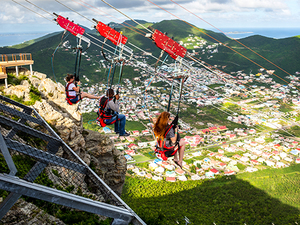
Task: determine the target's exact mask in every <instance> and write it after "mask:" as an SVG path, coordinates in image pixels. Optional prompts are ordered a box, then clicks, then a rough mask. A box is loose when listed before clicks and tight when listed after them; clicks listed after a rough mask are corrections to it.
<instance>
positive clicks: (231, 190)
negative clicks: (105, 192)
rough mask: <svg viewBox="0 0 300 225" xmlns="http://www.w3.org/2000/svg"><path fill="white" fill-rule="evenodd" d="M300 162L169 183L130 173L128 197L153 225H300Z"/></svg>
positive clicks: (126, 200) (133, 207)
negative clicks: (290, 165) (233, 174)
mask: <svg viewBox="0 0 300 225" xmlns="http://www.w3.org/2000/svg"><path fill="white" fill-rule="evenodd" d="M299 170H300V165H296V166H292V167H289V168H285V169H265V170H261V171H257V172H254V173H243V174H238V175H237V176H231V177H217V178H216V179H214V180H200V181H186V182H179V181H177V182H175V183H171V182H165V181H153V180H150V179H146V178H132V177H127V178H126V181H125V185H124V188H123V193H122V199H123V200H124V201H125V202H126V203H127V204H128V205H129V206H130V207H131V208H132V209H133V210H134V211H135V212H136V213H137V214H138V215H139V216H140V217H141V218H142V219H143V220H144V221H145V222H146V223H147V224H155V225H160V224H164V225H165V224H177V222H176V221H178V222H179V224H185V223H184V220H183V218H184V217H185V216H186V217H188V218H189V220H190V222H191V223H190V224H194V225H201V224H213V223H215V224H244V223H246V224H255V225H256V224H257V225H260V224H272V223H274V224H295V222H298V223H299V221H300V211H299V210H300V203H299V202H300V201H299V200H300V193H299V186H300V173H299Z"/></svg>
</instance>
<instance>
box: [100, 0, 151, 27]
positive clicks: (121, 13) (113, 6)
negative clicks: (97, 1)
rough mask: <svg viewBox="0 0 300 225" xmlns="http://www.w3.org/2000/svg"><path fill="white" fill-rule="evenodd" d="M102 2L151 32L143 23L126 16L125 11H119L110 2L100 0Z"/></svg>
mask: <svg viewBox="0 0 300 225" xmlns="http://www.w3.org/2000/svg"><path fill="white" fill-rule="evenodd" d="M101 1H102V2H103V3H105V4H106V5H108V6H109V7H111V8H113V9H114V10H116V11H117V12H119V13H121V14H122V15H123V16H125V17H127V18H128V19H130V20H131V21H133V22H135V23H136V24H138V25H140V26H141V27H143V28H145V30H147V31H149V32H150V33H153V31H152V30H149V29H148V28H147V27H145V26H144V25H143V24H140V23H139V22H137V21H135V20H134V19H132V18H131V17H129V16H127V15H126V14H125V13H123V12H122V11H120V10H119V9H117V8H116V7H114V6H112V5H111V4H109V3H108V2H106V1H104V0H101Z"/></svg>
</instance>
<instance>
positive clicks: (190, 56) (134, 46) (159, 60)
mask: <svg viewBox="0 0 300 225" xmlns="http://www.w3.org/2000/svg"><path fill="white" fill-rule="evenodd" d="M80 1H81V0H80ZM82 2H83V1H82ZM130 44H131V43H130ZM131 45H132V46H134V47H136V48H138V47H137V46H135V45H133V44H131ZM138 49H139V50H142V49H140V48H138ZM142 51H143V50H142ZM151 56H152V55H151ZM190 57H191V56H190ZM192 59H194V58H193V57H192ZM158 60H159V61H160V59H158ZM196 62H198V63H199V64H200V65H202V66H204V67H205V68H206V69H208V70H210V71H212V72H213V73H215V74H217V73H216V72H215V71H214V70H212V69H211V68H209V67H207V66H206V65H204V64H203V63H202V62H200V61H198V60H196ZM162 63H163V64H164V63H165V62H164V61H163V62H162ZM217 75H218V76H220V75H219V74H217ZM222 79H224V78H222ZM146 89H147V87H146ZM145 91H146V90H145Z"/></svg>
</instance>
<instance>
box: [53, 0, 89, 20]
mask: <svg viewBox="0 0 300 225" xmlns="http://www.w3.org/2000/svg"><path fill="white" fill-rule="evenodd" d="M55 1H56V2H57V3H59V4H61V5H63V6H64V7H66V8H68V9H70V10H71V11H73V12H74V13H77V14H78V15H79V16H82V17H83V18H85V19H87V20H88V21H90V22H92V23H94V22H93V21H92V20H90V19H89V18H87V17H85V16H84V15H82V14H80V13H79V12H77V11H76V10H74V9H72V8H70V7H69V6H67V5H65V4H63V3H61V2H60V1H58V0H55Z"/></svg>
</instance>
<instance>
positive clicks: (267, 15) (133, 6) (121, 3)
mask: <svg viewBox="0 0 300 225" xmlns="http://www.w3.org/2000/svg"><path fill="white" fill-rule="evenodd" d="M15 1H17V2H19V3H21V4H23V5H25V6H27V7H29V8H30V9H32V10H34V11H36V12H38V13H40V14H42V15H44V16H45V17H47V18H49V19H52V18H53V17H52V16H51V15H49V14H47V13H45V12H43V11H42V10H40V9H38V8H36V7H34V6H32V5H31V4H29V3H27V2H26V1H25V0H15ZM29 1H31V2H32V3H34V4H36V5H38V6H39V7H41V8H43V9H45V10H46V11H48V12H49V13H51V14H52V13H53V12H56V13H57V14H60V15H62V16H64V17H69V19H70V20H74V21H75V22H76V23H80V24H83V25H85V26H88V27H90V26H91V25H92V24H91V22H90V21H88V20H86V19H85V18H83V17H81V16H80V15H78V14H76V13H74V12H72V11H70V10H69V9H68V8H66V7H65V6H63V5H61V4H59V3H57V2H56V1H55V0H29ZM59 1H60V2H62V3H63V4H65V5H67V6H68V7H70V8H72V9H74V10H76V11H78V12H79V13H80V14H82V15H84V16H85V17H87V18H88V19H90V20H91V19H92V18H95V19H97V20H100V21H102V22H104V23H108V22H111V21H114V22H118V23H121V22H123V21H124V20H127V19H128V18H126V17H125V16H123V15H121V14H120V13H118V12H117V11H115V10H114V9H112V8H110V7H109V6H107V5H106V4H104V3H103V2H102V1H100V0H59ZM106 1H107V2H109V3H110V4H111V5H113V6H115V7H117V8H118V9H119V10H121V11H122V12H124V13H126V14H127V15H128V16H129V17H131V18H134V19H140V20H147V21H149V22H158V21H161V20H166V19H175V18H176V17H173V16H171V15H170V14H169V13H167V12H165V11H164V10H162V9H160V8H158V7H157V6H155V5H153V4H151V3H150V2H149V1H147V0H106ZM151 1H153V2H154V3H156V4H158V5H159V6H161V7H163V8H165V9H166V10H168V11H170V12H171V13H173V14H175V15H176V16H177V17H180V18H181V19H183V20H187V21H188V22H190V23H192V24H195V25H197V26H200V27H204V28H205V23H204V22H203V21H201V20H199V19H198V18H196V17H194V16H193V15H191V14H190V13H188V12H187V11H185V10H184V9H182V8H181V7H179V6H177V5H176V4H175V3H173V2H172V1H171V0H151ZM174 1H175V2H177V3H178V4H181V5H182V6H184V7H185V8H187V9H188V10H190V11H192V12H193V13H195V14H197V15H198V16H200V17H201V18H203V19H205V20H207V21H208V22H209V23H212V24H214V25H215V26H217V27H225V26H227V27H228V26H231V27H235V26H248V27H255V26H257V25H258V24H259V25H261V26H263V25H265V26H269V25H272V26H276V24H278V23H280V24H281V26H282V25H284V23H287V24H288V25H290V24H292V23H294V24H296V25H295V26H299V24H300V23H299V19H297V18H298V17H299V7H297V6H299V4H300V0H201V1H200V0H174ZM84 2H86V3H88V4H85V3H84ZM93 7H97V8H96V9H95V8H93ZM89 8H91V9H89ZM106 13H107V14H106ZM116 18H117V19H116ZM289 21H291V22H290V23H289ZM297 21H298V22H297ZM8 23H14V24H16V23H23V24H24V26H25V25H28V26H31V27H33V26H37V25H38V24H49V23H50V22H49V21H47V20H45V19H44V18H41V17H39V16H38V15H37V14H34V13H33V12H30V11H29V10H27V9H25V8H23V7H21V6H19V5H18V4H16V3H13V2H12V1H11V0H1V8H0V24H1V26H2V25H3V24H8ZM53 24H54V23H53ZM55 26H57V25H55V24H54V25H53V26H50V25H49V27H51V28H53V27H55ZM7 27H8V26H7ZM44 27H45V28H47V27H46V26H44ZM206 27H208V25H207V24H206ZM58 28H59V27H58ZM49 29H50V28H49Z"/></svg>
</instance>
